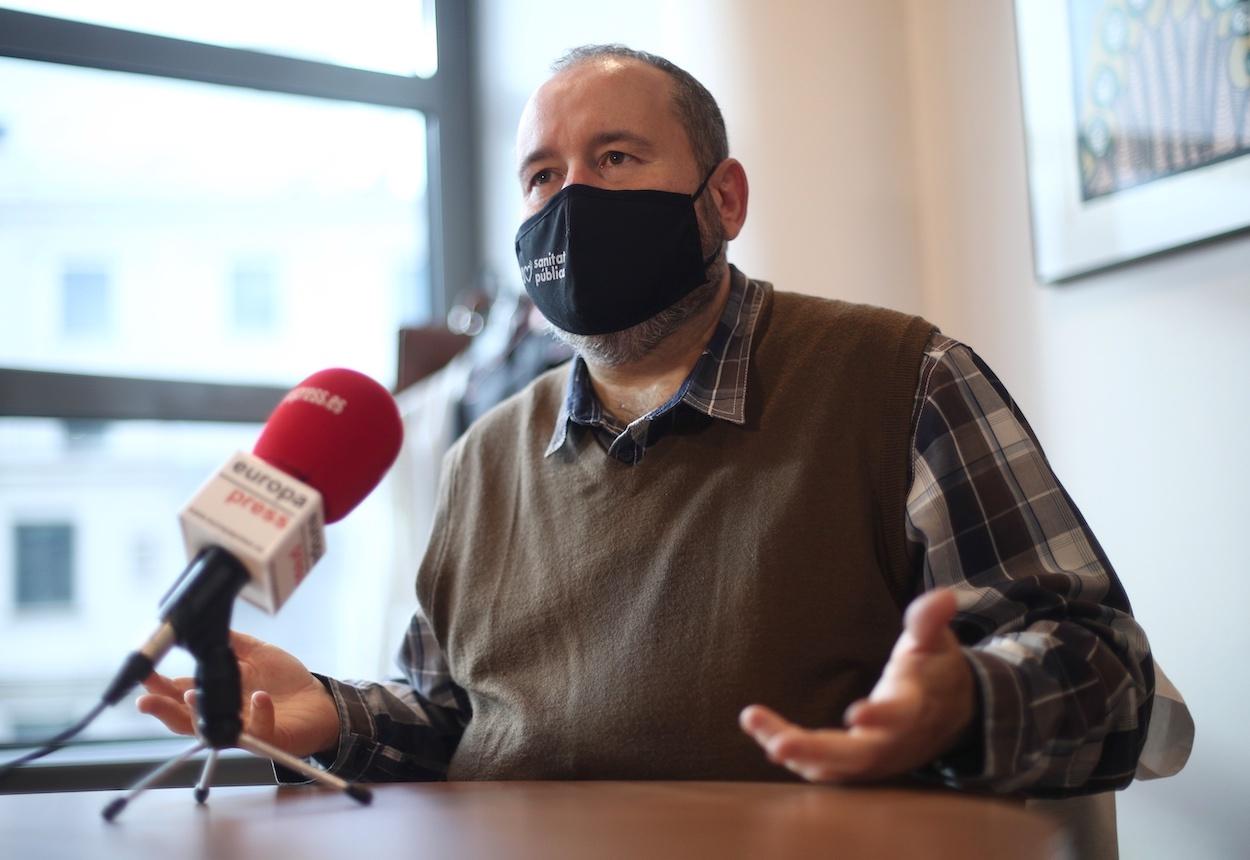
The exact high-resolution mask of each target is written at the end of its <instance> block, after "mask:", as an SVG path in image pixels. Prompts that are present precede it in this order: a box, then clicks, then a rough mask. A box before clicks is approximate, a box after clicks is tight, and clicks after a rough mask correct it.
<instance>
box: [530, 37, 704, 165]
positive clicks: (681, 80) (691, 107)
mask: <svg viewBox="0 0 1250 860" xmlns="http://www.w3.org/2000/svg"><path fill="white" fill-rule="evenodd" d="M599 57H617V58H621V59H629V60H637V61H638V62H640V63H646V64H647V65H648V66H652V67H654V68H657V69H659V70H660V71H662V72H664V73H665V74H666V75H668V76H669V78H670V79H672V81H673V104H674V107H676V109H677V118H678V119H679V120H680V121H681V124H682V126H684V127H685V129H686V137H688V138H689V139H690V148H691V149H692V150H693V151H694V158H695V161H696V162H697V163H698V165H699V172H700V173H702V174H707V173H710V172H711V171H712V168H713V167H715V166H716V165H718V164H720V163H721V162H722V161H724V160H725V159H726V158H728V157H729V136H728V135H727V134H726V133H725V118H724V117H723V116H721V112H720V106H719V105H717V104H716V99H714V98H712V94H711V93H710V92H708V91H707V87H705V86H703V84H701V83H699V81H698V80H697V79H696V78H695V77H694V75H692V74H690V73H689V72H687V71H686V70H685V69H683V68H681V67H679V66H677V65H675V64H673V63H671V62H669V61H668V60H666V59H664V58H663V57H661V56H658V55H656V54H649V53H647V52H646V51H637V50H634V49H633V48H628V47H626V46H625V45H582V46H580V47H577V48H573V49H572V50H571V51H569V52H568V53H567V54H565V55H564V56H563V57H561V58H560V59H558V60H556V61H555V62H554V63H552V64H551V71H552V72H562V71H564V70H565V69H568V68H571V67H573V66H576V65H578V64H580V63H584V62H586V61H587V60H594V59H597V58H599Z"/></svg>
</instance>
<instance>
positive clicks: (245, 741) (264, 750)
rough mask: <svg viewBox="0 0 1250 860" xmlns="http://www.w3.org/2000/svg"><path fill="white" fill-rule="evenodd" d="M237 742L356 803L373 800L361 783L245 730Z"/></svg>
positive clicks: (255, 753) (250, 750)
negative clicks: (320, 767)
mask: <svg viewBox="0 0 1250 860" xmlns="http://www.w3.org/2000/svg"><path fill="white" fill-rule="evenodd" d="M238 744H239V746H240V747H242V748H243V749H245V750H247V751H248V752H250V753H252V754H253V755H258V756H260V757H261V758H267V759H271V760H273V761H276V762H277V763H278V764H280V765H282V766H283V767H288V768H290V769H291V770H293V771H295V772H296V773H301V774H303V775H304V776H306V777H308V778H309V779H311V780H313V781H314V782H320V783H322V784H323V785H328V786H330V787H331V788H336V789H338V790H339V791H341V792H343V793H344V794H346V795H347V796H348V797H350V798H351V799H352V800H354V801H356V802H357V803H369V802H370V801H371V800H373V792H371V791H369V789H367V788H365V787H364V786H363V785H358V784H356V783H354V782H348V781H347V780H345V779H342V778H341V777H337V776H335V775H334V774H332V773H326V772H325V771H323V770H317V769H316V768H315V767H313V766H312V765H310V764H309V763H308V762H306V761H304V760H303V759H298V758H296V757H295V756H293V755H291V754H290V753H288V752H284V751H283V750H280V749H278V748H277V747H275V746H273V745H271V744H267V743H265V742H264V741H262V740H260V739H259V738H254V737H252V736H251V735H249V734H247V733H246V732H244V733H243V734H240V735H239V740H238Z"/></svg>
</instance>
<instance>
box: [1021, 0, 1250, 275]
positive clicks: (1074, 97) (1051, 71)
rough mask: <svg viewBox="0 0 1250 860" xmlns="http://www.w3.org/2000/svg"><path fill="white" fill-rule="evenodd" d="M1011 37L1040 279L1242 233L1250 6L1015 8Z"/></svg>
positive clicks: (1045, 4) (1182, 0)
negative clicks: (1015, 55) (1017, 63)
mask: <svg viewBox="0 0 1250 860" xmlns="http://www.w3.org/2000/svg"><path fill="white" fill-rule="evenodd" d="M1016 34H1017V44H1018V49H1019V57H1020V84H1021V95H1022V101H1023V106H1024V125H1025V138H1026V141H1027V144H1028V161H1029V191H1030V194H1029V197H1030V200H1031V202H1032V214H1033V254H1034V260H1035V264H1036V269H1037V274H1038V277H1039V278H1040V279H1041V280H1043V281H1051V282H1053V281H1062V280H1065V279H1068V278H1072V277H1075V276H1077V275H1081V274H1085V273H1088V272H1092V271H1096V270H1098V269H1103V268H1106V267H1108V266H1114V265H1117V264H1120V263H1124V262H1127V261H1129V260H1134V259H1137V258H1139V257H1143V256H1147V255H1150V254H1155V253H1158V252H1161V251H1166V250H1169V249H1172V248H1177V247H1180V246H1182V245H1188V244H1192V243H1194V242H1199V241H1201V240H1203V239H1208V238H1211V237H1213V236H1219V235H1222V234H1226V233H1230V232H1233V231H1236V230H1241V229H1244V228H1247V227H1250V0H1066V2H1059V0H1016ZM1247 268H1248V269H1250V260H1247Z"/></svg>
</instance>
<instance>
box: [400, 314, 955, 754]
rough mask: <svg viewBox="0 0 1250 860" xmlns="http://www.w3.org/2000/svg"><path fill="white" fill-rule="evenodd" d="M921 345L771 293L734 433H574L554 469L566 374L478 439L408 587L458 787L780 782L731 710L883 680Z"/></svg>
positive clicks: (815, 717)
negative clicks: (632, 442) (462, 714)
mask: <svg viewBox="0 0 1250 860" xmlns="http://www.w3.org/2000/svg"><path fill="white" fill-rule="evenodd" d="M931 332H932V326H931V325H930V324H928V323H926V322H925V321H923V320H921V319H919V318H916V317H910V316H905V315H902V314H898V313H895V312H892V311H886V310H882V309H880V308H872V307H867V306H859V305H851V304H847V303H844V302H837V301H828V300H823V299H816V298H811V297H805V296H799V295H794V294H787V293H774V292H772V291H771V290H768V296H767V297H766V299H765V303H764V307H763V310H762V312H761V316H760V319H759V322H758V326H757V329H756V332H755V339H754V346H753V349H752V355H751V364H750V371H749V376H748V381H747V416H746V423H745V424H744V425H735V424H732V423H730V422H727V421H723V420H714V419H710V418H704V417H702V416H700V419H701V420H697V421H690V420H686V421H684V422H683V423H682V424H680V425H678V426H676V427H674V429H672V430H671V431H670V432H669V433H668V435H666V436H665V437H664V438H662V439H661V440H659V441H658V442H657V443H656V444H655V445H654V446H652V447H650V448H648V449H647V451H646V455H645V456H644V457H643V459H642V461H641V462H639V463H638V464H637V465H633V466H631V465H626V464H624V463H621V462H619V461H618V460H616V459H614V458H612V457H609V456H608V455H607V454H606V453H605V452H604V451H603V450H602V449H601V448H600V447H599V445H598V443H597V442H596V441H595V440H594V439H593V436H592V434H590V433H588V432H580V431H579V430H578V429H577V428H571V429H570V433H569V438H568V440H567V442H566V444H565V447H564V448H562V449H561V450H560V451H558V452H556V453H554V454H552V455H551V456H549V457H544V456H543V452H544V451H545V449H546V447H547V444H548V442H549V440H550V437H551V434H552V429H553V427H554V423H555V420H556V416H557V414H558V411H559V409H560V406H561V402H562V399H563V396H564V390H565V388H564V386H565V380H566V377H567V374H568V366H567V365H565V366H562V367H559V368H556V369H555V370H553V371H551V372H549V373H547V374H546V375H544V376H542V377H540V378H539V379H538V380H536V381H535V383H534V384H533V385H532V386H530V387H529V388H528V389H526V390H525V391H523V392H522V393H520V394H519V395H517V396H516V397H514V398H512V399H510V400H509V401H507V402H505V403H503V404H501V405H500V406H499V407H498V408H497V409H495V410H494V411H492V412H491V413H489V414H488V415H486V416H484V417H483V418H482V419H481V420H480V421H479V422H477V424H475V425H474V426H473V427H472V428H470V430H469V431H468V433H467V434H466V435H465V437H464V438H462V439H461V440H460V442H458V443H457V445H456V446H454V447H453V449H452V450H451V451H450V452H448V455H447V459H446V461H445V464H444V472H443V478H442V488H441V490H440V493H441V497H442V498H441V504H440V506H439V511H438V514H437V515H436V518H435V525H434V532H433V535H432V537H431V542H430V549H429V551H428V552H427V554H426V558H425V561H424V562H423V564H422V566H421V570H420V573H419V575H418V579H417V593H418V597H419V599H420V600H421V602H422V606H423V608H424V610H425V612H426V615H427V617H428V618H429V620H430V623H431V624H432V627H433V630H434V633H435V635H436V636H437V638H438V642H439V644H440V645H441V646H442V648H443V650H444V652H445V654H446V657H447V661H448V665H449V667H450V670H451V675H452V677H453V679H454V680H455V681H456V683H457V684H459V685H460V686H461V687H463V689H464V690H465V692H466V694H467V696H468V700H469V704H470V705H471V708H472V718H471V720H470V721H469V724H468V726H467V728H466V730H465V733H464V737H463V739H462V740H461V742H460V745H459V747H458V749H457V751H456V753H455V755H454V757H453V759H452V762H451V766H450V769H449V772H448V778H450V779H787V778H790V775H789V774H788V772H786V771H785V770H783V769H781V768H778V767H776V766H775V765H772V764H770V763H769V762H767V761H766V760H765V758H764V756H763V754H762V753H761V751H760V750H759V748H758V747H757V746H756V745H755V744H754V743H753V742H752V741H751V740H750V739H749V738H747V737H746V736H745V735H744V734H743V733H742V732H741V730H740V729H739V728H738V722H737V717H738V713H739V711H740V710H741V709H742V708H743V707H744V706H746V705H748V704H751V703H753V702H759V703H763V704H766V705H769V706H771V707H773V708H776V709H777V710H778V711H780V712H781V713H782V714H784V715H786V716H787V717H789V718H790V719H792V720H794V721H796V722H798V723H800V724H805V725H809V726H829V725H838V724H840V722H841V717H842V712H843V710H844V709H845V708H846V706H847V705H848V704H850V703H851V702H852V701H853V700H855V699H856V698H858V697H861V696H864V695H866V694H867V693H868V691H869V690H870V689H871V688H872V685H873V684H874V683H875V682H876V680H877V677H878V676H879V674H880V672H881V669H882V667H883V666H884V664H885V662H886V660H887V658H888V656H889V653H890V649H891V647H892V646H893V643H894V641H895V639H896V638H897V636H898V633H899V631H900V630H901V618H902V614H901V613H902V607H903V606H904V605H905V604H906V602H907V601H908V600H910V598H911V597H912V596H913V594H914V593H915V592H916V590H917V589H918V587H919V583H918V582H917V580H916V577H915V574H914V573H913V572H912V569H911V567H910V565H909V564H908V560H907V557H906V552H905V537H904V517H905V511H904V506H905V496H906V493H907V480H908V464H909V457H910V438H909V436H910V427H911V417H912V410H913V406H914V399H915V392H916V385H917V383H918V373H919V368H920V362H921V358H922V352H923V349H924V347H925V344H926V342H927V340H928V338H929V335H930V333H931ZM679 409H682V410H686V409H687V407H685V406H681V407H679Z"/></svg>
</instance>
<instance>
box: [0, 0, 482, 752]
mask: <svg viewBox="0 0 1250 860" xmlns="http://www.w3.org/2000/svg"><path fill="white" fill-rule="evenodd" d="M5 5H6V6H7V7H9V8H3V9H0V32H3V33H4V38H3V40H0V224H4V225H6V226H5V229H3V230H0V307H2V308H3V313H0V390H3V391H4V394H5V396H4V397H3V398H0V524H3V523H7V524H10V526H9V528H8V529H7V530H6V529H3V528H0V745H3V744H6V743H10V744H11V743H14V742H16V741H17V740H18V739H19V736H21V737H24V738H26V739H29V735H30V734H32V733H35V734H37V732H36V731H35V729H37V728H38V727H40V726H54V725H59V724H62V723H63V722H65V721H66V720H68V719H71V718H73V717H74V716H77V715H79V714H81V713H83V711H84V710H85V708H86V707H88V706H90V704H91V703H92V700H93V697H95V696H98V695H99V693H100V692H101V691H102V690H103V688H104V685H105V684H106V683H107V681H108V679H109V678H110V677H111V676H112V674H113V672H114V671H115V669H116V667H117V665H118V663H119V661H120V660H121V659H122V658H123V657H124V656H125V654H126V653H127V652H129V651H130V650H131V649H132V648H134V647H135V645H136V644H137V643H138V641H141V640H142V638H143V637H146V636H147V635H148V634H149V633H150V632H151V629H152V627H153V625H154V623H155V621H156V617H155V615H156V607H157V603H158V601H159V599H160V597H161V595H162V594H163V593H164V591H165V590H166V589H167V588H168V586H169V585H170V584H172V582H173V580H174V578H175V577H176V576H177V573H178V572H179V570H180V569H181V567H182V566H183V565H184V564H185V557H184V554H183V550H182V545H181V535H180V534H179V530H178V524H177V519H178V518H177V515H178V511H179V509H180V508H181V506H182V505H183V504H184V503H185V502H186V501H187V499H188V498H190V496H191V495H192V494H193V493H194V491H195V490H196V488H197V487H198V486H199V485H200V484H201V483H202V482H203V481H204V480H205V479H206V478H207V476H208V475H209V474H210V472H211V471H212V470H213V469H215V468H216V467H218V466H220V464H221V463H222V462H223V461H224V460H225V459H226V458H227V457H228V456H229V455H230V454H231V453H232V452H234V451H236V450H240V449H242V450H247V449H250V447H251V446H252V444H253V443H254V442H255V438H256V435H257V432H258V430H259V427H260V423H261V422H263V421H264V419H265V417H266V416H267V415H268V413H269V411H270V410H271V409H272V407H273V406H274V405H275V404H276V403H277V401H278V399H279V398H280V397H281V395H282V394H283V392H284V391H285V390H286V389H287V388H289V387H290V386H291V385H293V384H294V383H296V382H298V381H299V380H300V379H302V378H303V377H305V376H307V375H308V374H310V373H312V372H314V371H317V370H320V369H322V368H325V367H331V366H347V367H354V368H356V369H359V370H362V371H364V372H366V373H368V374H370V375H372V376H374V377H375V378H377V379H378V380H379V381H381V382H383V383H384V384H391V383H393V381H394V373H395V359H396V356H395V343H396V336H395V334H396V331H397V329H398V328H399V327H400V326H401V325H402V324H412V323H420V322H422V321H423V319H421V318H419V317H428V316H431V315H436V314H441V313H442V312H443V311H444V309H445V308H446V307H447V306H448V296H449V294H454V293H455V292H456V291H457V290H458V289H459V288H460V287H461V286H462V285H463V284H464V283H466V282H468V281H469V280H471V278H472V273H473V272H474V271H475V270H476V265H475V263H474V260H473V258H472V257H473V254H472V245H473V239H472V237H473V236H474V229H473V228H474V224H475V220H476V219H475V214H474V208H473V207H474V205H475V201H474V195H472V194H469V193H457V194H452V195H444V194H442V193H441V189H442V188H444V187H451V188H456V189H464V188H467V187H469V183H468V179H467V178H468V175H469V157H470V153H471V146H470V143H471V140H472V136H471V134H470V125H469V123H470V117H471V115H472V105H471V104H470V102H469V99H468V93H469V89H468V83H467V82H468V67H467V62H468V61H467V57H468V50H467V46H468V43H469V36H468V29H467V26H468V25H467V13H466V11H465V9H464V8H463V7H464V4H462V3H455V2H451V3H446V4H443V3H439V4H437V9H436V8H435V5H436V4H435V3H434V2H432V0H424V2H423V0H412V2H404V0H364V2H361V3H357V4H350V5H344V4H339V3H322V2H297V0H275V2H272V3H266V4H262V5H263V6H264V8H263V9H260V10H259V11H258V7H257V5H256V4H254V3H244V2H242V0H223V2H221V3H215V4H181V3H172V4H171V3H164V2H156V1H155V0H130V2H123V0H89V1H88V0H27V2H18V3H8V4H5ZM436 13H437V14H436ZM293 22H297V23H298V26H292V24H293ZM397 273H402V274H400V275H399V278H398V279H399V281H400V285H399V287H398V288H397ZM414 317H418V318H414ZM39 511H67V512H70V513H69V514H68V515H67V516H65V517H64V518H63V519H58V518H57V517H49V518H47V519H40V518H39V515H38V513H37V512H39ZM32 512H35V513H32ZM392 520H393V517H392V514H391V511H390V509H389V508H388V507H387V500H386V499H385V497H381V498H379V494H374V497H373V498H371V499H369V500H366V502H365V503H364V504H363V505H362V506H361V507H360V508H359V509H358V510H356V511H354V512H353V513H352V515H351V516H350V517H348V518H347V519H346V520H344V522H343V523H341V524H336V525H334V526H332V527H331V528H330V530H329V532H328V534H327V543H328V548H327V549H328V551H327V555H326V557H325V558H324V559H323V560H322V562H321V563H320V564H319V565H318V567H317V569H316V570H315V571H314V574H313V576H311V577H309V580H308V582H306V583H304V584H303V585H302V586H301V589H300V591H299V592H298V593H297V594H296V595H295V596H294V598H293V599H292V601H291V603H290V604H288V606H287V607H286V609H284V612H283V613H282V614H279V615H278V616H276V617H273V618H270V617H268V616H265V615H263V614H262V613H260V612H259V611H257V610H253V609H252V608H251V607H250V606H247V605H245V604H240V605H239V606H238V607H236V609H235V615H234V617H235V626H236V627H238V628H240V629H243V630H247V631H249V632H253V633H255V634H256V635H259V636H262V637H264V638H268V639H270V640H272V641H274V642H276V643H277V644H279V645H282V646H283V647H287V648H289V649H290V650H292V651H294V652H296V653H298V654H299V655H300V656H301V657H302V658H305V659H306V661H307V662H308V663H309V664H310V665H314V666H315V667H316V668H318V669H319V670H321V671H326V672H330V673H337V674H341V675H347V676H360V675H365V676H375V677H377V676H380V675H382V674H384V673H385V672H386V671H388V668H387V667H388V664H389V663H390V661H391V658H392V656H393V649H394V647H395V645H396V643H394V642H382V641H380V639H379V637H377V636H376V635H375V634H374V630H373V629H372V627H373V626H376V625H371V624H370V619H369V618H367V617H365V616H367V613H359V612H346V613H345V612H342V611H341V608H340V607H341V606H342V605H344V604H345V603H348V602H350V601H353V600H360V599H361V598H360V597H359V596H358V595H360V594H361V593H364V594H369V593H370V590H371V589H373V591H374V592H376V593H377V594H383V593H384V587H383V585H377V584H374V582H373V580H374V579H380V580H384V578H385V577H386V576H388V575H389V573H390V571H389V570H388V569H387V565H388V564H389V563H390V560H391V556H390V555H389V554H388V551H387V546H388V541H389V535H390V534H391V530H392V528H393V526H392ZM347 558H350V559H351V564H350V565H349V564H348V563H347V561H346V559H347ZM84 559H90V562H91V563H90V565H89V568H90V569H89V570H88V569H86V567H83V566H82V562H83V560H84ZM75 564H78V565H80V569H79V570H75ZM349 567H350V571H349V569H348V568H349ZM349 572H350V573H351V575H352V576H351V579H350V580H349V579H348V578H347V576H346V574H347V573H349ZM366 599H368V598H366ZM381 603H382V601H381V599H379V600H378V604H379V606H380V605H381ZM71 605H72V607H73V610H74V611H73V613H66V612H43V611H35V610H36V608H42V609H49V608H52V607H60V608H62V609H63V608H65V607H67V606H71ZM310 618H316V619H325V620H324V621H321V620H319V621H317V622H316V623H310V621H309V619H310ZM81 641H90V642H91V643H92V644H91V647H90V649H86V650H85V649H82V648H71V647H68V645H67V644H66V643H70V642H81ZM29 655H36V656H37V659H35V660H33V661H32V660H31V659H28V658H29ZM19 657H21V658H22V659H19ZM162 669H166V670H168V671H170V672H173V673H187V672H189V671H190V669H191V666H190V661H189V658H185V656H184V655H181V653H180V652H177V651H176V652H175V653H174V654H171V656H170V657H169V658H167V662H166V663H165V664H163V666H162ZM162 734H164V732H163V730H162V729H160V728H159V726H158V725H157V724H155V723H154V722H153V721H152V720H150V719H149V718H144V717H140V716H139V715H137V714H135V713H134V711H133V708H128V707H127V706H126V705H124V704H123V705H121V706H119V707H117V708H113V709H111V710H110V711H108V712H106V714H105V715H104V716H103V717H101V719H100V720H99V721H97V723H96V724H95V725H93V727H92V729H91V730H90V732H89V733H88V734H86V735H84V737H87V738H95V739H112V738H128V737H129V738H133V737H144V736H159V735H162Z"/></svg>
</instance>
